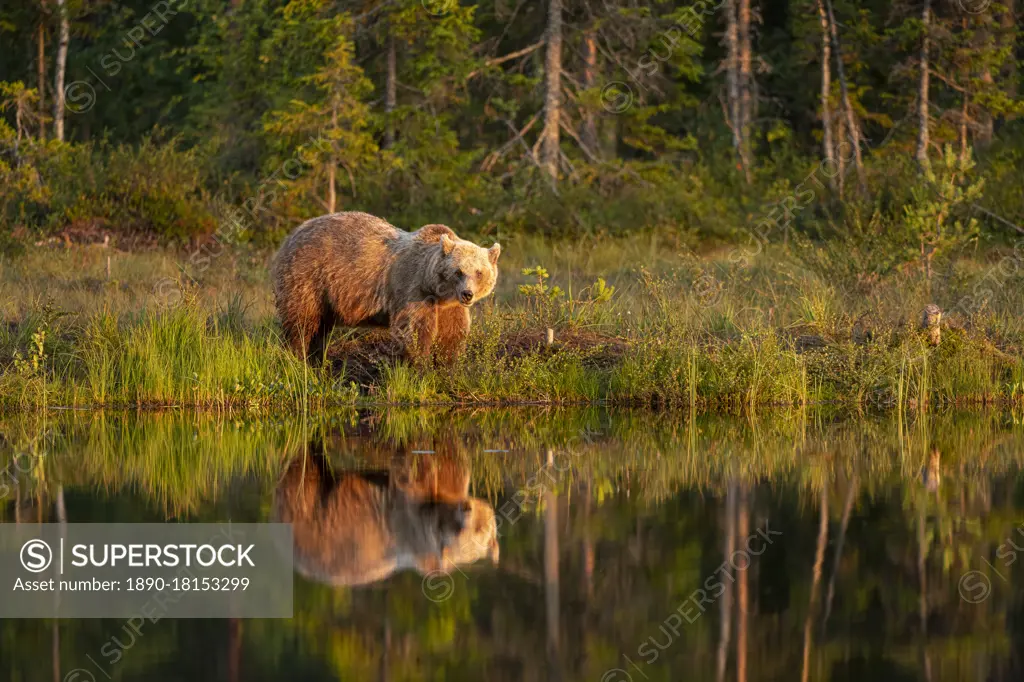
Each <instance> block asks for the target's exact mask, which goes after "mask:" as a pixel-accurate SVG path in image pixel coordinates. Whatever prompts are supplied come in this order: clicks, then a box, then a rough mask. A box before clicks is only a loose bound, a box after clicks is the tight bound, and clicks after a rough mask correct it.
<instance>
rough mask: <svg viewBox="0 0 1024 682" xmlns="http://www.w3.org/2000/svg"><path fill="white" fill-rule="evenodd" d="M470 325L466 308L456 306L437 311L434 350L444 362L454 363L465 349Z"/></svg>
mask: <svg viewBox="0 0 1024 682" xmlns="http://www.w3.org/2000/svg"><path fill="white" fill-rule="evenodd" d="M469 324H470V317H469V310H468V309H466V307H465V306H461V305H458V304H455V305H450V306H446V307H443V308H440V309H439V310H438V311H437V339H436V341H435V342H434V348H435V351H436V353H437V356H438V358H439V359H440V360H441V361H442V362H445V363H451V362H454V361H455V359H456V358H458V356H459V354H461V353H462V351H463V349H465V347H466V337H467V336H469Z"/></svg>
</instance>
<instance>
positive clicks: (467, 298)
mask: <svg viewBox="0 0 1024 682" xmlns="http://www.w3.org/2000/svg"><path fill="white" fill-rule="evenodd" d="M459 300H460V301H462V305H469V304H470V303H472V302H473V292H472V291H470V290H469V289H463V290H462V292H461V293H460V294H459Z"/></svg>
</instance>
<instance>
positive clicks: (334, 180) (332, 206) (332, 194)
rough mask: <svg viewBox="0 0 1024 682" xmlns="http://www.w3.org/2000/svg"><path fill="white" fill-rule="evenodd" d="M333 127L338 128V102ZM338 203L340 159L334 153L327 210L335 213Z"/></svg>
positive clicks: (329, 165) (330, 164) (330, 165)
mask: <svg viewBox="0 0 1024 682" xmlns="http://www.w3.org/2000/svg"><path fill="white" fill-rule="evenodd" d="M331 129H332V130H337V129H338V103H337V102H335V103H334V105H333V106H332V107H331ZM337 205H338V159H337V158H335V156H334V155H333V154H332V155H331V158H330V161H329V163H328V166H327V212H328V213H335V212H336V209H337Z"/></svg>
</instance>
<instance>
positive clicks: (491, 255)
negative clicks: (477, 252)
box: [487, 242, 501, 265]
mask: <svg viewBox="0 0 1024 682" xmlns="http://www.w3.org/2000/svg"><path fill="white" fill-rule="evenodd" d="M500 255H501V244H499V243H498V242H494V246H492V247H491V248H489V249H487V260H489V261H491V265H496V264H497V263H498V256H500Z"/></svg>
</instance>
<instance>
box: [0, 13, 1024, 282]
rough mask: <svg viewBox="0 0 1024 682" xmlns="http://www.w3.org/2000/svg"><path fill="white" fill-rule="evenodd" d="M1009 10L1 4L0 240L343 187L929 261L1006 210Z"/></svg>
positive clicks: (453, 210)
mask: <svg viewBox="0 0 1024 682" xmlns="http://www.w3.org/2000/svg"><path fill="white" fill-rule="evenodd" d="M1019 11H1020V8H1019V7H1015V2H1014V0H1001V2H993V1H991V0H915V1H914V2H907V1H906V0H898V1H897V2H882V1H880V0H866V1H864V2H853V1H851V0H753V1H752V0H722V1H720V2H717V3H715V2H712V1H711V0H695V2H692V3H691V2H683V1H679V2H676V1H663V0H602V1H600V2H581V1H578V0H481V2H479V3H477V4H468V3H466V2H462V3H460V2H457V1H456V0H361V1H359V2H352V1H349V0H290V1H287V0H230V1H229V0H160V1H158V2H151V1H150V0H6V2H4V3H2V4H0V36H2V40H3V42H4V45H5V47H6V49H5V50H3V51H2V53H0V107H2V111H3V113H2V116H3V118H0V221H2V230H0V232H2V238H0V241H3V242H4V244H5V250H7V249H11V248H17V244H18V243H20V242H24V241H25V239H26V238H31V237H32V236H33V235H39V234H54V233H64V235H65V238H66V239H67V238H71V239H83V240H90V239H94V238H102V236H103V235H109V234H113V235H114V236H115V237H116V238H121V237H124V236H131V237H132V238H133V239H135V240H138V239H139V238H140V237H142V238H144V240H148V241H149V242H165V243H166V242H172V243H186V244H189V243H191V244H198V243H201V242H202V241H203V239H208V238H210V237H212V236H214V235H216V237H217V238H219V239H220V241H222V242H228V243H241V242H250V243H255V244H271V243H276V242H277V241H278V240H279V239H280V237H281V236H282V235H283V234H285V233H286V232H287V231H289V230H290V229H291V228H292V227H293V226H294V225H296V224H298V222H301V221H302V220H304V219H306V218H308V217H310V216H312V215H316V214H320V213H324V212H328V211H337V210H352V209H359V210H366V211H370V212H374V213H377V214H380V215H383V216H385V217H387V218H388V219H390V220H391V221H392V222H395V223H396V224H399V225H402V226H404V227H407V228H413V227H415V226H418V225H421V224H424V223H428V222H446V223H448V224H451V225H453V226H456V228H457V229H458V230H460V231H461V232H465V233H466V234H468V235H472V236H483V235H494V236H500V234H502V233H505V234H510V233H518V232H522V231H524V230H529V231H534V232H541V233H543V234H546V235H555V236H558V235H569V236H578V235H587V234H625V233H629V232H632V231H636V230H640V229H650V230H656V231H664V232H669V233H672V234H673V235H676V237H677V238H686V239H688V240H689V241H690V242H695V241H696V240H703V239H709V238H711V239H712V240H713V241H716V240H721V239H726V240H737V239H743V238H750V236H751V232H750V231H754V233H755V234H756V235H759V236H760V238H765V239H767V238H770V236H769V235H768V233H769V232H775V233H776V234H780V233H781V232H780V231H784V232H785V235H786V236H787V237H788V236H789V234H790V231H791V229H792V230H796V231H801V232H803V233H805V234H809V235H811V236H821V235H823V234H827V233H830V232H831V233H834V232H836V231H846V232H850V231H861V232H864V231H868V232H871V231H874V232H875V233H881V234H884V235H885V238H886V239H888V240H890V242H891V245H892V246H893V247H894V248H893V249H892V251H893V252H894V253H896V254H904V255H905V258H906V259H907V260H909V259H911V258H920V259H922V260H925V261H927V264H928V265H929V266H930V263H931V258H932V254H933V253H934V254H937V255H941V254H942V252H943V251H944V250H947V249H949V248H950V247H955V246H956V245H958V244H964V243H967V242H970V241H972V240H974V239H975V238H976V237H978V236H979V235H988V236H995V237H997V238H1001V236H1004V235H1014V236H1019V235H1017V234H1016V232H1021V231H1024V230H1022V229H1021V228H1020V227H1019V225H1020V224H1021V222H1024V202H1022V201H1021V194H1020V185H1021V161H1020V159H1021V154H1022V153H1024V136H1022V134H1021V132H1020V120H1019V116H1020V113H1021V111H1022V110H1024V108H1022V107H1024V104H1022V102H1021V99H1020V96H1019V90H1020V82H1021V71H1020V68H1019V66H1018V61H1019V58H1020V55H1021V52H1022V50H1021V45H1020V40H1019V36H1018V28H1017V26H1018V22H1017V16H1018V13H1019ZM1015 230H1016V232H1015ZM97 235H99V237H97ZM755 238H758V237H755ZM134 243H137V242H134ZM897 260H899V259H898V258H897Z"/></svg>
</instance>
